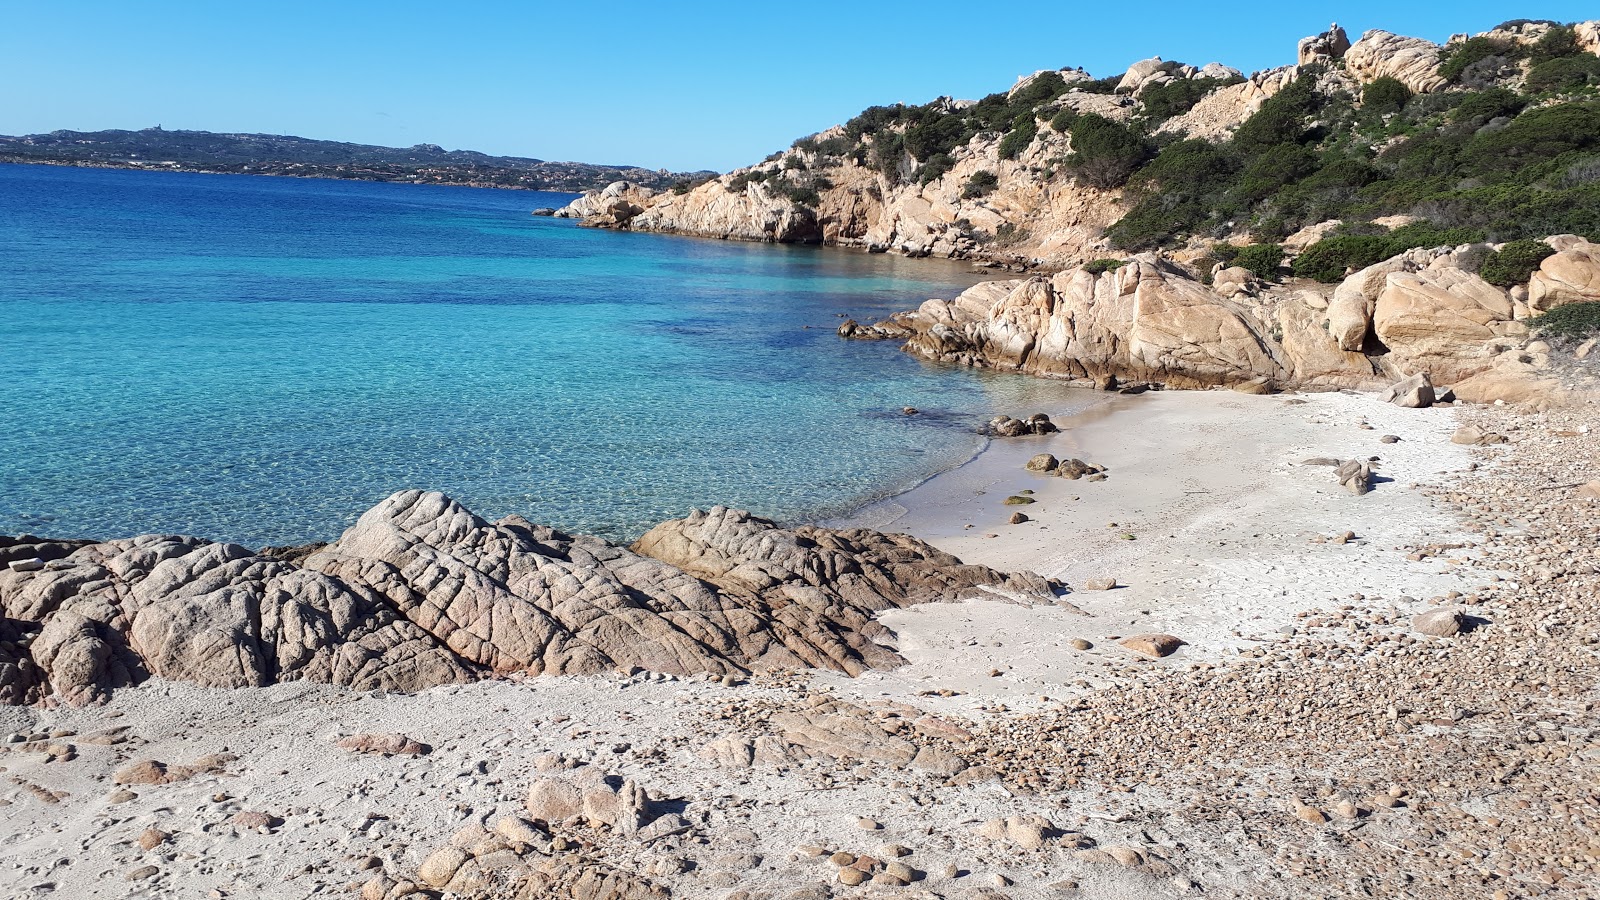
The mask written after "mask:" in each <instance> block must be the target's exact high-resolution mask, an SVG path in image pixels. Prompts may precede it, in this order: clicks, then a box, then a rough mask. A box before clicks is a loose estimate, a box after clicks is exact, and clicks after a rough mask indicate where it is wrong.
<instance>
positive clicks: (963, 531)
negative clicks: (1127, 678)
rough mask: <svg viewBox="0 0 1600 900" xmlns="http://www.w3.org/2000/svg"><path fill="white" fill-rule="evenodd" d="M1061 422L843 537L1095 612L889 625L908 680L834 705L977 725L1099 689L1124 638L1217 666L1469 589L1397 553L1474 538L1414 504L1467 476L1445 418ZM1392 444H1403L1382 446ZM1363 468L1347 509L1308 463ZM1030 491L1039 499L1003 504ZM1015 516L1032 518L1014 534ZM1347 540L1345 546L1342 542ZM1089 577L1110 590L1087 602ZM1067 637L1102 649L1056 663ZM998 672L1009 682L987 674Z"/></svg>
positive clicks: (1139, 416) (1154, 417) (1308, 403)
mask: <svg viewBox="0 0 1600 900" xmlns="http://www.w3.org/2000/svg"><path fill="white" fill-rule="evenodd" d="M1057 424H1058V425H1059V426H1060V427H1061V429H1062V431H1061V432H1060V433H1058V434H1053V435H1043V436H1033V437H1024V438H1012V439H1007V440H997V441H993V442H991V444H990V446H989V447H987V448H986V449H985V451H984V452H983V453H981V454H979V455H978V456H977V457H975V458H974V459H973V460H972V461H970V462H969V463H967V464H966V465H964V466H962V467H960V468H957V469H954V470H951V471H948V472H945V473H941V474H940V475H937V476H934V477H933V478H931V479H929V480H928V481H927V482H924V483H923V484H921V485H919V486H918V487H916V488H914V489H912V490H911V491H908V492H906V493H904V494H901V495H898V496H897V497H895V498H892V500H891V501H886V502H885V503H883V504H879V505H878V506H877V507H876V508H872V509H868V510H864V511H863V512H862V514H860V515H858V516H857V517H856V518H855V519H854V520H852V521H850V522H849V523H848V524H854V525H863V526H866V527H873V528H879V529H881V530H884V531H890V532H897V531H898V532H905V533H908V534H912V535H914V536H916V537H918V538H921V539H923V540H926V541H928V542H929V543H931V544H933V545H934V546H935V547H937V548H939V549H941V550H944V551H946V552H949V553H951V554H953V555H955V556H957V557H959V558H961V559H962V560H963V561H964V562H968V563H974V564H980V565H986V566H992V567H995V568H999V569H1002V570H1007V571H1018V570H1026V571H1034V572H1037V573H1039V574H1040V575H1043V576H1045V577H1047V578H1055V579H1059V580H1061V581H1063V582H1065V583H1067V584H1069V585H1071V586H1072V587H1073V593H1071V594H1070V595H1068V596H1067V598H1066V599H1067V600H1069V601H1070V602H1071V603H1072V604H1073V605H1074V606H1076V607H1079V608H1081V609H1082V610H1083V611H1084V612H1086V613H1088V614H1089V615H1088V616H1077V615H1071V614H1066V613H1063V612H1061V611H1060V610H1056V609H1049V608H1037V607H1035V608H1027V607H1021V606H1015V605H1009V606H1008V605H1001V604H993V603H984V602H968V603H963V604H937V605H924V606H919V607H911V608H908V609H905V610H896V611H892V612H890V613H888V614H886V615H884V616H883V617H881V619H880V621H882V622H883V623H884V624H885V625H886V626H888V627H889V628H890V629H891V630H892V631H894V632H896V633H897V635H898V642H897V647H898V648H899V650H900V652H901V653H902V655H905V656H906V657H907V658H908V659H909V660H910V661H911V663H910V665H908V666H905V667H902V668H900V669H895V670H889V671H874V672H870V673H867V674H865V675H863V676H860V677H858V678H856V679H853V680H844V679H832V678H830V679H829V681H830V685H831V686H832V687H833V688H834V689H835V690H838V691H840V692H842V693H845V694H848V695H852V696H858V697H866V696H869V695H884V694H887V695H889V696H892V697H894V698H895V699H897V700H900V701H907V700H909V699H915V698H916V695H917V694H918V693H919V692H922V691H926V690H928V689H930V688H931V689H934V690H940V689H947V690H955V691H960V692H962V697H961V699H959V700H955V701H944V702H941V703H940V704H939V706H940V708H941V709H944V710H945V711H948V712H953V713H962V714H969V715H970V714H973V713H974V712H975V711H977V710H979V709H981V708H983V707H984V706H986V705H989V704H992V703H994V702H997V701H999V700H1004V702H1006V703H1009V704H1010V705H1012V706H1014V707H1019V708H1031V707H1039V706H1042V705H1046V704H1047V703H1049V702H1055V701H1058V700H1059V699H1060V698H1061V696H1063V694H1074V693H1078V692H1080V691H1081V690H1082V687H1081V686H1079V687H1074V686H1072V685H1071V683H1072V682H1074V681H1077V680H1080V679H1084V678H1088V679H1089V680H1090V681H1091V682H1094V683H1096V684H1103V683H1105V681H1106V679H1105V678H1104V677H1103V675H1104V674H1105V673H1104V671H1103V670H1105V669H1107V668H1108V667H1109V668H1111V669H1113V670H1117V669H1122V668H1124V667H1125V665H1126V663H1127V662H1128V658H1127V657H1128V655H1127V654H1126V652H1125V651H1123V650H1122V649H1121V648H1119V647H1116V646H1115V637H1120V636H1126V635H1129V634H1134V633H1140V632H1158V633H1170V634H1173V635H1176V636H1178V637H1180V638H1182V639H1184V640H1185V641H1187V642H1188V646H1186V647H1184V648H1182V649H1180V650H1179V651H1178V652H1177V653H1176V654H1174V655H1173V656H1170V657H1168V658H1166V659H1163V660H1158V661H1151V662H1148V663H1139V664H1137V665H1136V666H1135V668H1141V669H1148V668H1181V667H1185V666H1189V665H1194V664H1220V663H1223V662H1225V661H1227V660H1229V659H1232V658H1236V656H1237V655H1238V654H1239V653H1241V652H1249V651H1251V650H1252V649H1254V648H1259V647H1261V646H1264V645H1270V644H1271V643H1274V642H1277V641H1280V640H1282V639H1283V638H1284V637H1285V635H1286V633H1288V632H1289V631H1292V630H1293V628H1294V626H1295V623H1296V621H1297V615H1298V614H1300V613H1303V612H1305V611H1308V610H1320V611H1326V610H1328V609H1331V608H1336V607H1337V606H1339V605H1340V604H1341V603H1345V602H1347V598H1348V596H1349V595H1350V594H1352V593H1356V594H1362V595H1365V596H1369V597H1385V598H1386V600H1385V602H1386V603H1387V605H1389V606H1391V607H1394V608H1395V609H1397V610H1398V611H1399V612H1400V613H1403V614H1405V615H1410V614H1412V613H1415V612H1417V611H1419V610H1420V609H1422V608H1425V607H1426V602H1425V599H1422V598H1428V597H1436V596H1439V595H1441V594H1444V593H1446V592H1448V591H1451V590H1457V591H1465V590H1467V589H1468V588H1469V587H1470V585H1468V584H1466V583H1465V582H1464V581H1463V578H1462V575H1461V574H1460V572H1459V571H1458V570H1457V569H1455V568H1454V567H1449V566H1447V567H1443V568H1440V567H1438V566H1419V565H1418V564H1416V563H1415V562H1412V561H1410V560H1408V559H1406V553H1405V552H1403V551H1402V550H1401V549H1399V548H1401V547H1403V546H1404V545H1405V543H1406V542H1407V541H1411V540H1415V539H1417V537H1418V535H1422V536H1426V537H1427V538H1428V539H1429V540H1433V541H1437V542H1440V543H1450V542H1460V541H1462V540H1464V539H1465V536H1464V535H1463V534H1461V533H1460V531H1459V527H1458V523H1457V522H1456V521H1455V519H1454V518H1453V517H1452V516H1451V515H1449V514H1448V513H1447V512H1444V511H1441V510H1438V509H1435V508H1433V507H1432V506H1431V504H1430V503H1429V502H1428V501H1427V500H1426V499H1425V498H1424V497H1423V496H1422V495H1421V494H1420V492H1419V489H1420V488H1422V487H1424V486H1429V485H1436V484H1438V483H1440V482H1441V481H1442V480H1443V479H1445V478H1448V477H1450V476H1451V475H1453V474H1455V473H1457V472H1460V471H1462V470H1463V469H1465V468H1466V467H1467V466H1468V465H1470V454H1469V452H1468V450H1467V448H1465V447H1462V446H1459V445H1455V444H1452V443H1450V434H1451V432H1452V431H1453V430H1454V429H1455V427H1456V411H1455V410H1452V409H1449V408H1442V407H1441V408H1435V409H1428V410H1409V409H1400V408H1398V407H1394V406H1392V405H1390V404H1387V403H1383V402H1382V401H1380V400H1379V399H1378V398H1377V397H1376V395H1373V394H1364V393H1354V392H1339V393H1320V394H1279V395H1268V396H1255V395H1247V394H1241V393H1237V392H1233V391H1225V390H1218V391H1157V392H1149V393H1145V394H1142V395H1137V396H1132V397H1120V396H1118V397H1115V398H1114V399H1110V400H1109V402H1107V403H1105V404H1101V405H1098V406H1095V407H1091V408H1090V409H1088V410H1085V411H1084V412H1083V413H1082V414H1080V415H1076V416H1071V417H1067V418H1064V419H1061V420H1057ZM1363 424H1366V425H1369V426H1370V430H1369V429H1367V428H1363V427H1361V426H1362V425H1363ZM1386 434H1393V435H1395V436H1397V437H1399V438H1400V440H1399V442H1397V443H1393V444H1385V443H1381V442H1380V441H1379V438H1380V437H1381V436H1383V435H1386ZM1036 453H1051V454H1053V455H1055V456H1056V457H1058V458H1061V459H1066V458H1069V457H1075V458H1079V459H1082V460H1084V461H1085V462H1089V463H1095V464H1099V465H1103V466H1105V467H1107V469H1108V478H1107V479H1106V480H1105V481H1102V482H1090V481H1087V480H1070V479H1064V478H1058V477H1054V476H1051V475H1043V474H1039V473H1033V472H1028V471H1026V470H1025V469H1024V468H1023V464H1024V463H1025V462H1026V461H1027V460H1028V458H1029V457H1031V456H1032V455H1034V454H1036ZM1372 456H1377V457H1380V462H1379V466H1380V468H1379V469H1378V471H1379V473H1380V477H1381V478H1383V479H1386V480H1385V481H1384V482H1383V483H1380V484H1378V485H1376V486H1375V489H1374V491H1373V492H1372V493H1371V494H1369V495H1367V496H1363V497H1356V496H1351V495H1350V494H1348V493H1346V492H1345V491H1344V490H1343V489H1342V488H1341V487H1340V486H1339V485H1338V483H1337V482H1336V481H1335V480H1334V479H1333V477H1332V475H1331V474H1330V473H1331V470H1330V469H1328V468H1326V467H1323V466H1305V465H1301V464H1300V462H1301V460H1304V459H1307V458H1312V457H1336V458H1340V459H1348V458H1367V457H1372ZM1387 479H1392V480H1387ZM1024 490H1031V491H1033V492H1034V493H1033V494H1032V495H1031V497H1032V499H1034V500H1035V501H1036V502H1034V503H1032V504H1028V505H1021V506H1009V505H1006V504H1005V502H1004V500H1005V498H1006V497H1008V496H1012V495H1017V494H1018V493H1019V492H1021V491H1024ZM1018 510H1020V511H1022V512H1023V513H1024V514H1025V515H1027V516H1028V517H1029V521H1027V522H1025V523H1022V524H1017V525H1013V524H1008V522H1007V519H1008V518H1009V517H1010V515H1011V514H1012V513H1013V512H1015V511H1018ZM1113 525H1114V526H1115V527H1112V526H1113ZM1347 531H1353V532H1354V533H1355V535H1356V538H1355V539H1354V540H1352V541H1350V542H1349V543H1335V542H1334V539H1336V538H1338V537H1339V536H1341V535H1343V534H1344V533H1345V532H1347ZM1129 535H1131V536H1132V539H1128V537H1127V536H1129ZM1100 578H1114V579H1116V581H1117V584H1118V586H1117V587H1116V588H1114V589H1112V590H1104V591H1094V590H1086V589H1084V585H1085V584H1086V583H1087V582H1088V581H1090V580H1091V579H1100ZM1007 635H1028V638H1027V640H1026V642H1025V643H1024V644H1023V646H1024V647H1026V648H1029V652H1027V653H1023V654H1021V655H1020V656H1019V654H1018V653H1017V647H1016V644H1015V642H1014V641H1009V640H1006V636H1007ZM1075 638H1079V639H1086V640H1089V641H1090V642H1091V643H1093V644H1095V645H1096V649H1094V650H1092V651H1089V652H1087V653H1079V652H1073V651H1072V650H1070V649H1067V646H1066V645H1067V644H1068V643H1069V642H1070V641H1071V640H1072V639H1075ZM1036 651H1041V652H1036ZM997 669H998V670H1000V671H1002V672H1003V673H1004V675H1003V676H1002V677H996V676H991V675H990V674H989V673H990V672H991V671H994V670H997ZM1045 698H1049V700H1046V699H1045ZM919 702H928V701H927V699H926V698H924V699H923V700H921V701H919Z"/></svg>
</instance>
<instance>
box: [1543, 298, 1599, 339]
mask: <svg viewBox="0 0 1600 900" xmlns="http://www.w3.org/2000/svg"><path fill="white" fill-rule="evenodd" d="M1528 327H1530V328H1532V329H1533V331H1534V333H1536V334H1538V335H1539V336H1541V337H1565V338H1576V339H1579V340H1582V339H1584V338H1587V337H1591V336H1593V335H1596V334H1600V303H1568V304H1567V305H1566V306H1558V307H1556V308H1555V309H1552V310H1550V311H1549V312H1546V313H1541V314H1540V315H1537V316H1535V317H1534V318H1533V319H1531V320H1530V321H1529V322H1528Z"/></svg>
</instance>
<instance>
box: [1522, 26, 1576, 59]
mask: <svg viewBox="0 0 1600 900" xmlns="http://www.w3.org/2000/svg"><path fill="white" fill-rule="evenodd" d="M1583 52H1584V51H1583V48H1582V47H1579V46H1578V31H1577V29H1575V28H1573V27H1572V26H1570V25H1561V26H1557V27H1555V28H1552V29H1550V30H1549V31H1546V32H1545V33H1544V37H1541V38H1539V40H1538V41H1536V42H1534V45H1533V48H1532V49H1531V50H1529V51H1528V58H1529V59H1530V60H1532V61H1533V63H1534V65H1538V64H1539V63H1542V62H1549V61H1550V60H1552V59H1561V58H1562V57H1564V56H1577V55H1579V54H1581V53H1583Z"/></svg>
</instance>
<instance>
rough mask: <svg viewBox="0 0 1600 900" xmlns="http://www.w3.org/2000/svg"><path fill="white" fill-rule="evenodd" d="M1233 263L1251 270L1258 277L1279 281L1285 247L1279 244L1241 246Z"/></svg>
mask: <svg viewBox="0 0 1600 900" xmlns="http://www.w3.org/2000/svg"><path fill="white" fill-rule="evenodd" d="M1231 264H1232V265H1235V266H1242V267H1244V268H1246V269H1249V270H1250V273H1251V274H1253V275H1255V276H1256V277H1257V278H1261V279H1264V280H1266V281H1277V280H1278V270H1279V269H1280V268H1282V266H1283V247H1281V246H1280V245H1278V244H1251V245H1250V246H1248V247H1240V248H1239V252H1238V253H1235V254H1233V260H1232V263H1231Z"/></svg>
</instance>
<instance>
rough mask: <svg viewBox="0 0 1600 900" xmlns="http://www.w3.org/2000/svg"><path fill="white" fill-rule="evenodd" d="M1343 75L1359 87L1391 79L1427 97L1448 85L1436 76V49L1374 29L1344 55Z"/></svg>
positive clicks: (1437, 46)
mask: <svg viewBox="0 0 1600 900" xmlns="http://www.w3.org/2000/svg"><path fill="white" fill-rule="evenodd" d="M1344 65H1345V69H1346V71H1348V72H1349V73H1350V74H1351V75H1353V76H1355V78H1356V79H1357V80H1359V81H1360V82H1361V83H1362V84H1366V83H1369V82H1372V81H1376V80H1378V79H1379V78H1393V79H1395V80H1396V81H1399V82H1400V83H1401V84H1404V85H1405V86H1406V87H1408V88H1410V89H1411V90H1412V91H1413V92H1414V93H1418V94H1426V93H1430V92H1432V91H1437V90H1439V89H1440V88H1443V87H1444V86H1445V85H1446V84H1448V83H1449V82H1447V81H1446V80H1445V78H1444V76H1442V75H1440V74H1439V45H1438V44H1435V43H1434V42H1432V41H1426V40H1423V39H1422V38H1413V37H1402V36H1400V35H1398V34H1391V33H1389V32H1387V31H1381V30H1378V29H1373V30H1372V31H1369V32H1367V33H1366V34H1363V35H1362V36H1361V40H1359V41H1356V42H1355V43H1354V44H1352V45H1351V47H1350V49H1349V50H1348V51H1346V52H1345V54H1344Z"/></svg>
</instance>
